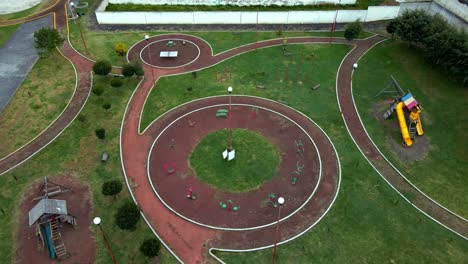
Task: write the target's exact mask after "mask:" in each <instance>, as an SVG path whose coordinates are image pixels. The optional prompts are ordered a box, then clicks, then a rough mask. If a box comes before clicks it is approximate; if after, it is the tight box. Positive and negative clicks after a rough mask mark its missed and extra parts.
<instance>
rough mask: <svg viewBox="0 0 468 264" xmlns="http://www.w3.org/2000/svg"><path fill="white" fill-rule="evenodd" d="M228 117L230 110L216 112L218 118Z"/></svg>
mask: <svg viewBox="0 0 468 264" xmlns="http://www.w3.org/2000/svg"><path fill="white" fill-rule="evenodd" d="M227 116H228V110H226V109H218V111H216V117H227Z"/></svg>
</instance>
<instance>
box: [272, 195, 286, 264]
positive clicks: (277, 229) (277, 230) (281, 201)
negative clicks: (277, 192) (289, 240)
mask: <svg viewBox="0 0 468 264" xmlns="http://www.w3.org/2000/svg"><path fill="white" fill-rule="evenodd" d="M278 204H279V206H278V220H277V222H276V232H275V244H274V246H273V256H272V258H271V263H273V264H274V263H275V257H276V244H278V234H279V223H280V219H281V207H283V204H284V198H283V197H279V198H278Z"/></svg>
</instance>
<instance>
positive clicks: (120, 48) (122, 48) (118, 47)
mask: <svg viewBox="0 0 468 264" xmlns="http://www.w3.org/2000/svg"><path fill="white" fill-rule="evenodd" d="M127 51H128V48H127V45H125V43H123V42H119V43H117V44H115V52H116V53H117V56H121V57H123V56H125V55H127Z"/></svg>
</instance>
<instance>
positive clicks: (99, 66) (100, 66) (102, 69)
mask: <svg viewBox="0 0 468 264" xmlns="http://www.w3.org/2000/svg"><path fill="white" fill-rule="evenodd" d="M111 70H112V65H111V64H110V62H108V61H106V60H98V61H96V62H95V63H94V65H93V71H94V72H95V73H96V74H98V75H107V74H109V73H110V72H111Z"/></svg>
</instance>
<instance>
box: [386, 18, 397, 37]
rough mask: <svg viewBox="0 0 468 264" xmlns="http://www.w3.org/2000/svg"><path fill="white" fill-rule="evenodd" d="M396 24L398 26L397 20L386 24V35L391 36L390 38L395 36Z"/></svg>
mask: <svg viewBox="0 0 468 264" xmlns="http://www.w3.org/2000/svg"><path fill="white" fill-rule="evenodd" d="M398 24H399V21H398V20H392V21H390V23H388V25H387V28H386V29H387V33H388V34H391V35H392V38H393V36H394V35H395V33H396V31H397V29H398Z"/></svg>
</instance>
